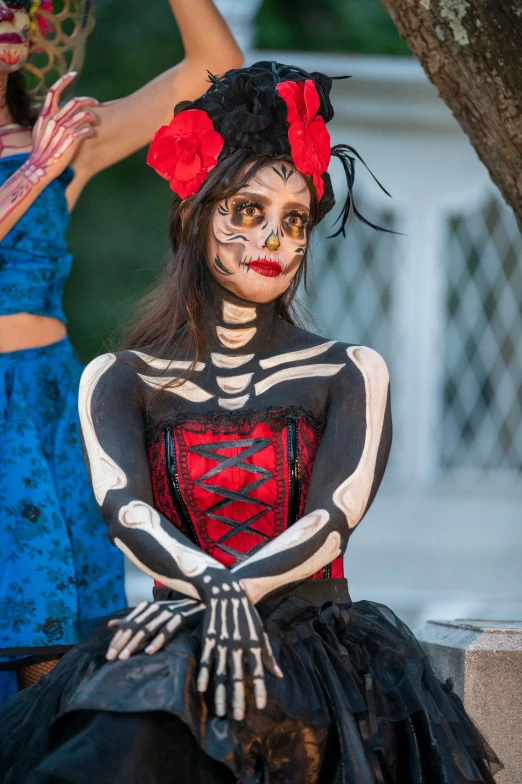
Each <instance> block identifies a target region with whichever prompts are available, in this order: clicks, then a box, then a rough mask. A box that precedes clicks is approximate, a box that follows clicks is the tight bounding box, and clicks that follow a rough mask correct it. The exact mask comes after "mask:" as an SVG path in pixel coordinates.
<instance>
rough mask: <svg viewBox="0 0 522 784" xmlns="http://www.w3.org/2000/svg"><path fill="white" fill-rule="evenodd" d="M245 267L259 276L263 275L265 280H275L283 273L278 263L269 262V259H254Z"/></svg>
mask: <svg viewBox="0 0 522 784" xmlns="http://www.w3.org/2000/svg"><path fill="white" fill-rule="evenodd" d="M247 266H248V267H249V269H253V270H254V272H257V273H258V274H259V275H264V276H265V278H277V276H278V275H280V274H281V272H282V271H283V267H282V266H281V264H280V263H279V262H278V261H270V259H255V260H254V261H250V262H249V263H248V264H247Z"/></svg>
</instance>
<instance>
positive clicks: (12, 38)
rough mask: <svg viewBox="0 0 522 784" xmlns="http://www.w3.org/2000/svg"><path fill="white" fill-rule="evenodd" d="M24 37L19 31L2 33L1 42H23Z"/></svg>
mask: <svg viewBox="0 0 522 784" xmlns="http://www.w3.org/2000/svg"><path fill="white" fill-rule="evenodd" d="M23 42H24V39H23V38H22V36H21V35H18V33H2V35H0V44H23Z"/></svg>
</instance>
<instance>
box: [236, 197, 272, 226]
mask: <svg viewBox="0 0 522 784" xmlns="http://www.w3.org/2000/svg"><path fill="white" fill-rule="evenodd" d="M263 216H264V207H263V205H262V204H261V203H260V202H258V201H255V200H254V199H246V200H244V201H243V200H238V201H237V202H236V203H235V204H233V206H232V215H231V221H230V222H231V223H232V225H234V226H246V227H252V226H256V225H257V224H258V223H259V222H260V221H261V220H262V219H263Z"/></svg>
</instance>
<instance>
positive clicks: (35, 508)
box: [0, 154, 125, 701]
mask: <svg viewBox="0 0 522 784" xmlns="http://www.w3.org/2000/svg"><path fill="white" fill-rule="evenodd" d="M26 157H27V156H26V155H25V154H21V155H11V156H9V157H6V158H0V185H2V184H3V183H4V182H5V181H6V180H7V179H8V178H9V177H10V176H11V175H12V174H13V173H14V172H15V171H16V170H17V169H18V168H19V167H20V166H21V164H22V163H23V162H24V160H25V159H26ZM71 179H72V171H71V170H70V169H68V170H66V171H65V172H64V173H63V174H62V176H61V177H59V178H58V179H57V180H55V181H53V182H52V183H51V184H50V185H49V186H48V187H47V188H45V190H44V191H43V192H42V193H41V194H40V195H39V197H38V198H37V199H36V201H35V202H34V203H33V204H32V206H31V207H30V208H29V209H28V210H27V212H26V213H25V214H24V215H23V217H22V218H21V219H20V220H19V221H18V223H17V224H16V226H15V227H14V228H13V229H12V230H11V231H10V232H9V234H8V235H7V236H6V237H5V238H4V240H3V241H2V242H1V243H0V315H5V314H12V313H20V312H25V313H34V314H37V315H42V316H52V317H54V318H57V319H59V320H60V321H63V322H65V321H66V319H65V316H64V314H63V311H62V293H63V287H64V284H65V281H66V279H67V276H68V274H69V272H70V268H71V263H72V259H71V256H70V254H69V253H68V252H67V246H66V242H65V231H66V229H67V225H68V222H69V214H68V210H67V203H66V199H65V189H66V187H67V185H68V184H69V182H70V181H71ZM81 372H82V366H81V364H80V362H79V361H78V359H77V357H76V355H75V353H74V351H73V349H72V346H71V344H70V342H69V340H68V339H67V338H66V339H64V340H61V341H59V342H58V343H53V344H51V345H49V346H45V347H43V348H30V349H24V350H22V351H13V352H10V353H3V354H0V442H1V443H0V701H1V700H2V699H5V698H6V697H8V696H9V695H10V694H12V693H13V692H15V691H16V688H17V686H16V668H17V667H18V666H20V665H21V664H22V665H23V664H28V663H32V662H33V661H39V660H42V659H46V658H55V657H56V656H57V655H60V654H61V653H63V652H64V651H66V650H67V649H68V648H69V647H70V646H71V645H74V644H75V643H77V642H78V641H79V639H81V638H82V637H83V636H84V635H85V634H86V633H87V631H88V630H89V628H90V626H91V624H92V621H93V619H95V618H97V617H99V616H102V615H106V614H107V613H110V612H112V611H114V610H117V609H119V608H121V607H124V606H125V595H124V587H123V558H122V555H121V554H120V552H119V551H118V550H117V549H116V548H115V547H113V546H112V545H111V543H110V542H109V539H108V535H107V527H106V524H105V522H104V521H103V519H102V518H101V516H100V514H99V512H98V509H97V506H96V502H95V500H94V496H93V493H92V490H91V485H90V481H89V478H88V476H87V472H86V470H85V464H84V461H83V456H82V451H81V443H80V429H79V421H78V410H77V398H78V384H79V380H80V375H81Z"/></svg>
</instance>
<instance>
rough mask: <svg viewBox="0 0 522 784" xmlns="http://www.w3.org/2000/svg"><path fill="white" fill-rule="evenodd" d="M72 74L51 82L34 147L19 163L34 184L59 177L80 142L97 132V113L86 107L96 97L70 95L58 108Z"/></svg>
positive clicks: (93, 102) (39, 118)
mask: <svg viewBox="0 0 522 784" xmlns="http://www.w3.org/2000/svg"><path fill="white" fill-rule="evenodd" d="M75 77H76V72H75V71H71V72H70V73H68V74H65V76H62V77H61V79H58V81H57V82H56V83H55V84H53V86H52V87H51V88H50V89H49V92H48V93H47V96H46V99H45V103H44V105H43V109H42V111H41V113H40V116H39V117H38V120H37V121H36V124H35V126H34V129H33V150H32V152H31V154H30V156H29V158H28V160H27V161H26V163H25V164H24V165H23V167H22V168H23V169H24V175H25V177H27V178H28V179H29V180H30V181H31V182H32V183H33V184H34V185H36V184H37V183H38V182H40V180H43V179H45V180H46V181H51V180H54V179H56V178H57V177H59V176H60V174H61V173H62V172H63V171H64V170H65V169H66V168H67V166H69V164H70V163H71V161H72V160H73V158H74V156H75V155H76V152H77V150H78V147H79V145H80V144H81V142H82V141H83V140H84V139H87V138H89V137H92V136H94V135H95V134H96V131H95V129H94V127H93V126H94V125H95V124H96V122H97V118H96V115H95V114H94V113H93V112H90V111H88V107H91V106H97V105H98V101H97V100H96V99H95V98H72V99H71V100H70V101H68V102H67V103H66V104H64V106H62V107H61V108H60V98H61V96H62V94H63V92H64V90H65V89H66V88H67V87H68V86H69V85H70V84H71V82H72V81H73V80H74V79H75Z"/></svg>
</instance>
